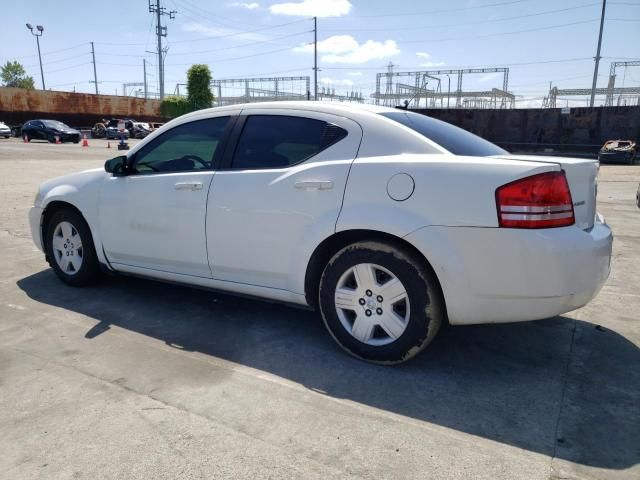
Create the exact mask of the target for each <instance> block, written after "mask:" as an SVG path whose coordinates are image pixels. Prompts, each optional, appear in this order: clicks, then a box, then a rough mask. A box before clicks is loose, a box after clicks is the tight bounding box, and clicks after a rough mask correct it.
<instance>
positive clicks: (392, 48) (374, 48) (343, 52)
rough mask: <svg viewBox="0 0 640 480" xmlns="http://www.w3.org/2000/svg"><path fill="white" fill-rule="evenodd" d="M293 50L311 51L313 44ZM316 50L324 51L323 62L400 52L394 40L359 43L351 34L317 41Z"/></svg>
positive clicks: (364, 59) (362, 59)
mask: <svg viewBox="0 0 640 480" xmlns="http://www.w3.org/2000/svg"><path fill="white" fill-rule="evenodd" d="M293 51H294V52H304V53H311V52H313V44H309V43H307V44H304V45H300V46H299V47H295V48H294V49H293ZM318 52H320V53H324V54H325V55H323V56H322V57H321V58H320V59H321V60H322V61H323V62H325V63H355V64H358V63H366V62H368V61H370V60H380V59H383V58H389V57H392V56H394V55H397V54H398V53H400V50H399V49H398V45H397V44H396V42H395V41H394V40H385V41H384V42H376V41H374V40H367V41H366V42H365V43H363V44H360V43H358V42H357V41H356V39H355V38H353V37H352V36H351V35H334V36H332V37H329V38H327V39H326V40H322V41H320V42H318Z"/></svg>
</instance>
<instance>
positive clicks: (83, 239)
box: [45, 209, 100, 287]
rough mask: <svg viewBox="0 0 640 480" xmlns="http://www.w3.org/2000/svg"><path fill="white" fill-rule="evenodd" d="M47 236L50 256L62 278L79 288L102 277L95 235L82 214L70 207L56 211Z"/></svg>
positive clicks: (52, 265)
mask: <svg viewBox="0 0 640 480" xmlns="http://www.w3.org/2000/svg"><path fill="white" fill-rule="evenodd" d="M45 235H46V236H45V239H46V242H45V248H46V253H47V259H48V260H49V265H51V267H52V268H53V270H54V272H55V273H56V275H57V276H58V278H59V279H60V280H62V281H63V282H64V283H66V284H68V285H72V286H77V287H80V286H85V285H91V284H93V283H95V282H96V281H97V280H98V279H99V277H100V266H99V264H98V258H97V256H96V251H95V248H94V246H93V238H92V237H91V231H90V230H89V226H88V225H87V223H86V222H85V220H84V218H82V215H80V214H79V213H78V212H76V211H74V210H71V209H66V210H60V211H58V212H56V213H54V214H53V216H52V217H51V219H50V220H49V221H48V222H47V227H46V232H45Z"/></svg>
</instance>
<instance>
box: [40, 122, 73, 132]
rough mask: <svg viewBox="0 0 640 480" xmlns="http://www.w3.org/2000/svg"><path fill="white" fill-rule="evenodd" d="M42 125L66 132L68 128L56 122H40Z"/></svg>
mask: <svg viewBox="0 0 640 480" xmlns="http://www.w3.org/2000/svg"><path fill="white" fill-rule="evenodd" d="M42 123H44V126H45V127H48V128H55V129H57V130H67V129H68V128H69V126H68V125H65V124H64V123H62V122H58V121H56V120H42Z"/></svg>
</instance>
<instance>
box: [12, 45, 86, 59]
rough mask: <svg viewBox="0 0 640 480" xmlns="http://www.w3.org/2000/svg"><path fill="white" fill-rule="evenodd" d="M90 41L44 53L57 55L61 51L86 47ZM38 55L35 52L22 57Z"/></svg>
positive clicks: (43, 53)
mask: <svg viewBox="0 0 640 480" xmlns="http://www.w3.org/2000/svg"><path fill="white" fill-rule="evenodd" d="M88 44H89V43H88V42H83V43H79V44H78V45H74V46H72V47H66V48H60V49H58V50H51V51H49V52H42V55H43V56H45V55H55V54H56V53H60V52H66V51H68V50H73V49H74V48H80V47H86V46H87V45H88ZM37 56H38V55H36V54H34V55H24V56H23V57H22V58H31V57H37Z"/></svg>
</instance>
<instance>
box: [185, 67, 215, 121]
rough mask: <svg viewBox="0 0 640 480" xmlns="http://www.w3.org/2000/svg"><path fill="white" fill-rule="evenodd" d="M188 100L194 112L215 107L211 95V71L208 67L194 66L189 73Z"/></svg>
mask: <svg viewBox="0 0 640 480" xmlns="http://www.w3.org/2000/svg"><path fill="white" fill-rule="evenodd" d="M187 90H188V93H187V100H188V101H189V105H190V106H191V109H192V110H200V109H201V108H209V107H211V106H212V105H213V99H214V97H213V93H211V71H210V70H209V67H208V66H207V65H201V64H196V65H192V66H191V68H190V69H189V71H188V72H187Z"/></svg>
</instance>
